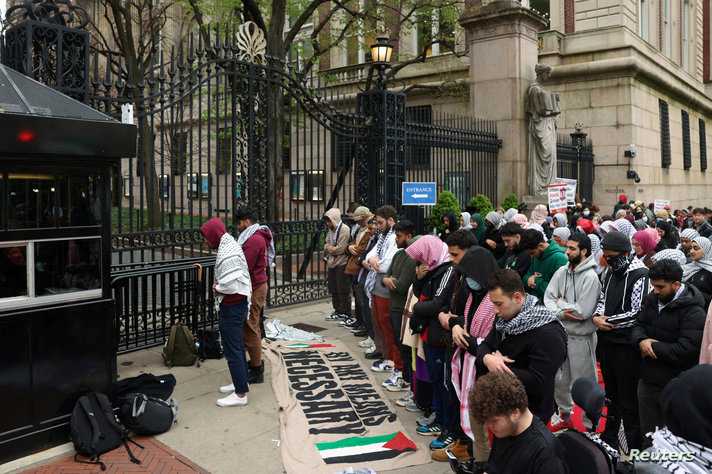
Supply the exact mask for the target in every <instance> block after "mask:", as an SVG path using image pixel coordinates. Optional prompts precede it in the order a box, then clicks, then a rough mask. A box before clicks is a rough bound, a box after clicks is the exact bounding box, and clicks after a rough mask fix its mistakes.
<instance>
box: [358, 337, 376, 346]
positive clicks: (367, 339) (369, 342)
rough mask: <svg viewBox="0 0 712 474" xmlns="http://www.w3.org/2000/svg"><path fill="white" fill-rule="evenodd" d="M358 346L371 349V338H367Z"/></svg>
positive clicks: (372, 344)
mask: <svg viewBox="0 0 712 474" xmlns="http://www.w3.org/2000/svg"><path fill="white" fill-rule="evenodd" d="M358 346H359V347H363V348H368V347H373V346H374V343H373V339H371V337H370V336H369V337H368V338H366V339H364V340H363V341H361V342H359V343H358Z"/></svg>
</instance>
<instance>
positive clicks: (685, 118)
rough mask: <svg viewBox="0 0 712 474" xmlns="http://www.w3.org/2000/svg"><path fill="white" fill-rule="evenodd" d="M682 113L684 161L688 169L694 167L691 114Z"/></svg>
mask: <svg viewBox="0 0 712 474" xmlns="http://www.w3.org/2000/svg"><path fill="white" fill-rule="evenodd" d="M681 113H682V162H683V166H684V167H685V169H686V170H689V169H690V168H692V146H691V145H690V114H688V113H687V111H685V110H683V111H681Z"/></svg>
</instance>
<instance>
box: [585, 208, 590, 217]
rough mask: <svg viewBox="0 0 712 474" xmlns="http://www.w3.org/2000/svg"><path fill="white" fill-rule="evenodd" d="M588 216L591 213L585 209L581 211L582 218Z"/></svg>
mask: <svg viewBox="0 0 712 474" xmlns="http://www.w3.org/2000/svg"><path fill="white" fill-rule="evenodd" d="M589 214H591V211H589V210H588V209H586V210H585V211H583V215H584V216H587V215H589Z"/></svg>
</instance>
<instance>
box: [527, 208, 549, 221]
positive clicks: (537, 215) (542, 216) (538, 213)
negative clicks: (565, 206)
mask: <svg viewBox="0 0 712 474" xmlns="http://www.w3.org/2000/svg"><path fill="white" fill-rule="evenodd" d="M548 215H549V211H548V210H547V209H546V206H545V205H544V204H537V206H536V207H535V208H534V210H533V211H532V215H531V217H530V218H529V222H532V223H534V224H539V225H540V226H543V225H544V222H546V216H548Z"/></svg>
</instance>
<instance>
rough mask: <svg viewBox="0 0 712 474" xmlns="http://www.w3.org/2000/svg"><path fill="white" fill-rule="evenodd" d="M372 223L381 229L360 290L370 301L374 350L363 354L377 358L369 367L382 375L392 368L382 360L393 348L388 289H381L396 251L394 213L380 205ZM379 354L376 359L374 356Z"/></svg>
mask: <svg viewBox="0 0 712 474" xmlns="http://www.w3.org/2000/svg"><path fill="white" fill-rule="evenodd" d="M375 214H376V224H377V225H378V227H379V228H380V229H381V235H380V236H379V237H378V241H377V242H376V245H375V246H374V247H373V248H372V249H371V251H370V252H369V253H368V254H367V255H366V260H365V261H364V266H365V267H366V268H367V269H368V270H369V273H368V276H367V277H366V283H365V285H364V286H365V287H364V291H365V293H366V297H367V298H369V299H370V301H371V315H372V317H373V323H374V333H375V336H376V340H375V347H376V348H375V350H374V351H373V352H371V353H370V354H369V353H367V354H366V358H367V359H378V360H376V362H374V364H373V366H371V370H373V371H374V372H386V371H389V370H391V369H392V368H393V365H392V363H391V361H390V360H389V359H388V357H386V354H387V353H388V348H389V347H391V346H393V330H392V329H391V323H390V321H389V320H388V304H389V303H388V300H389V298H390V297H391V293H390V290H389V289H388V288H386V287H385V286H383V277H384V276H386V272H387V271H388V268H389V267H390V266H391V261H392V260H393V255H395V253H396V251H397V250H398V244H397V243H396V236H395V230H393V226H394V225H395V223H396V222H397V221H398V214H396V210H395V209H394V208H393V206H388V205H386V206H381V207H379V208H378V209H376V212H375ZM393 347H395V346H393ZM377 353H380V356H379V355H378V354H377Z"/></svg>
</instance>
